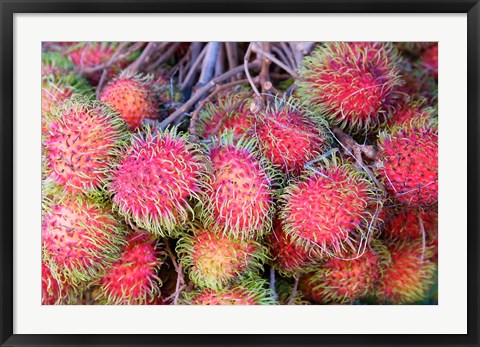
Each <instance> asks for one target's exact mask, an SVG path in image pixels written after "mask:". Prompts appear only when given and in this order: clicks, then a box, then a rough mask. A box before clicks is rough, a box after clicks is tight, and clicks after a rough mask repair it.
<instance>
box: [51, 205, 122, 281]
mask: <svg viewBox="0 0 480 347" xmlns="http://www.w3.org/2000/svg"><path fill="white" fill-rule="evenodd" d="M124 235H125V231H124V229H123V228H122V227H121V226H120V225H119V224H118V222H117V221H116V219H115V218H114V217H113V216H112V214H111V213H110V209H109V208H107V207H105V206H102V205H100V204H98V203H96V202H92V201H88V200H81V199H78V198H73V197H63V200H62V201H52V202H50V203H49V204H45V206H44V216H43V219H42V245H43V252H44V256H45V259H46V260H47V261H48V264H49V266H50V268H51V269H52V271H55V272H56V273H58V274H59V276H60V277H61V278H64V279H65V282H66V283H69V284H73V285H74V286H76V285H78V284H79V283H81V282H88V281H91V280H94V279H96V278H98V277H99V276H101V275H103V273H104V272H105V269H107V268H108V267H109V266H110V264H111V263H113V262H114V261H115V260H117V257H118V254H119V251H120V246H121V244H122V242H123V237H124Z"/></svg>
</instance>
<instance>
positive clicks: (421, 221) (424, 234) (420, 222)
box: [417, 212, 427, 262]
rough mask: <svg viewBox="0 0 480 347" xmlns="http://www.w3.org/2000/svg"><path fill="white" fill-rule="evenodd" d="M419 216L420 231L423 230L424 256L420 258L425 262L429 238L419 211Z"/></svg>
mask: <svg viewBox="0 0 480 347" xmlns="http://www.w3.org/2000/svg"><path fill="white" fill-rule="evenodd" d="M417 218H418V225H419V226H420V231H421V232H422V256H421V258H420V260H421V261H422V262H423V260H424V259H425V251H426V245H427V240H426V233H425V226H424V225H423V219H422V216H421V215H420V212H417Z"/></svg>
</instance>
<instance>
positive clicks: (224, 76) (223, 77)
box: [159, 61, 260, 129]
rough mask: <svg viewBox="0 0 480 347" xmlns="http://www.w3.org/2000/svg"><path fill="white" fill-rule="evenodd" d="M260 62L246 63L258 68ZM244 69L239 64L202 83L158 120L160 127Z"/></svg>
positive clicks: (166, 124) (250, 66)
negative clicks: (176, 106)
mask: <svg viewBox="0 0 480 347" xmlns="http://www.w3.org/2000/svg"><path fill="white" fill-rule="evenodd" d="M259 66H260V64H259V62H258V61H254V62H251V63H249V64H248V68H249V69H253V68H257V69H258V68H259ZM243 70H244V65H239V66H237V67H236V68H233V69H231V70H229V71H227V72H225V73H224V74H222V75H220V76H218V77H215V78H214V79H212V80H211V81H210V82H208V83H207V84H206V85H204V86H203V87H202V88H200V89H198V90H197V91H196V92H195V93H194V94H193V95H192V96H191V97H190V99H189V100H188V101H187V102H185V103H184V104H183V105H182V106H181V107H179V108H178V109H177V110H176V111H175V112H173V113H172V114H171V115H169V116H168V117H167V118H166V119H164V120H163V121H162V122H160V125H159V126H160V127H161V128H162V129H165V128H166V127H167V126H168V125H169V124H170V123H171V122H174V121H175V120H176V119H177V118H178V117H180V116H181V115H183V114H184V113H185V112H187V111H188V110H190V108H191V107H192V106H193V105H195V103H196V102H197V101H198V100H200V98H201V97H202V95H204V94H205V93H206V92H208V91H209V90H210V89H212V88H213V87H215V86H216V85H217V84H219V83H222V82H223V81H226V80H228V79H229V78H231V77H232V76H235V75H236V74H238V73H240V72H242V71H243Z"/></svg>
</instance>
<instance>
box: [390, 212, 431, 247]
mask: <svg viewBox="0 0 480 347" xmlns="http://www.w3.org/2000/svg"><path fill="white" fill-rule="evenodd" d="M418 215H420V218H421V219H422V223H423V226H424V229H425V234H426V235H425V236H426V237H427V238H431V237H435V235H436V233H437V228H438V215H437V213H436V212H433V211H427V212H418V211H415V210H411V209H409V210H406V211H401V212H400V213H398V214H395V215H393V216H392V217H391V218H390V219H389V220H388V221H387V223H386V224H385V228H384V235H385V236H386V237H388V238H391V239H397V238H400V239H407V240H408V239H421V238H422V231H421V228H420V222H419V218H418V217H419V216H418Z"/></svg>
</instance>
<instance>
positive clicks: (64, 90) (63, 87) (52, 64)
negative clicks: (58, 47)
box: [42, 52, 93, 121]
mask: <svg viewBox="0 0 480 347" xmlns="http://www.w3.org/2000/svg"><path fill="white" fill-rule="evenodd" d="M73 69H74V65H73V64H72V63H71V62H70V61H69V60H68V59H66V58H64V57H63V56H62V55H61V54H60V53H58V52H48V53H43V54H42V115H43V113H45V112H49V111H50V110H51V109H52V107H53V106H54V105H56V104H59V103H62V102H63V101H64V100H66V99H68V98H70V97H71V96H72V95H73V94H80V95H84V96H88V95H93V90H92V88H91V87H90V85H89V83H88V82H87V81H86V80H85V79H84V78H82V77H80V76H77V75H76V74H75V73H74V72H73ZM42 121H43V119H42Z"/></svg>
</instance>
